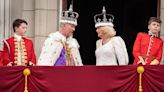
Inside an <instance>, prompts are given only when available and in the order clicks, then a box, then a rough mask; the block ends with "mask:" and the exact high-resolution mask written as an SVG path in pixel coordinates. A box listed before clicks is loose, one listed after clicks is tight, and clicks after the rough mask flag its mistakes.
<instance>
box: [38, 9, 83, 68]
mask: <svg viewBox="0 0 164 92" xmlns="http://www.w3.org/2000/svg"><path fill="white" fill-rule="evenodd" d="M77 18H78V13H76V12H73V10H72V6H70V8H69V10H68V11H63V15H62V18H61V20H60V30H59V31H57V32H54V33H51V34H50V35H49V37H48V38H47V39H46V40H45V42H44V45H43V47H42V51H41V54H40V56H39V59H38V63H37V65H39V66H81V65H83V64H82V60H81V56H80V53H79V44H78V42H77V40H76V39H75V38H73V37H72V35H73V32H74V31H75V27H76V25H77Z"/></svg>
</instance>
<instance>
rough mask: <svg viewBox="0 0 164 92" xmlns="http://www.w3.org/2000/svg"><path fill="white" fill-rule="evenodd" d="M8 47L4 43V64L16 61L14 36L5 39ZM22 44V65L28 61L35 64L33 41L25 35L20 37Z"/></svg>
mask: <svg viewBox="0 0 164 92" xmlns="http://www.w3.org/2000/svg"><path fill="white" fill-rule="evenodd" d="M6 41H7V43H8V45H9V49H10V50H9V49H8V47H7V45H6V44H5V43H4V53H3V55H4V58H3V61H4V65H7V64H8V63H10V62H13V63H14V64H15V65H17V63H18V41H17V40H16V39H15V37H14V36H13V37H11V38H9V39H7V40H6ZM21 41H22V44H21V47H22V50H21V52H22V56H21V57H22V62H23V63H24V64H23V65H27V64H28V63H29V62H31V63H33V64H36V56H35V52H34V47H33V42H32V41H31V40H29V39H27V38H25V37H22V39H21Z"/></svg>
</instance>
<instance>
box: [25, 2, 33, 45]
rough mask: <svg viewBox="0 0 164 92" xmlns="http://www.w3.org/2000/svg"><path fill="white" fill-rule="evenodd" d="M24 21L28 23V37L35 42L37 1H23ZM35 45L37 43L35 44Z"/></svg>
mask: <svg viewBox="0 0 164 92" xmlns="http://www.w3.org/2000/svg"><path fill="white" fill-rule="evenodd" d="M22 4H23V7H22V8H23V9H22V19H25V20H26V21H27V23H28V28H27V32H26V37H28V38H30V39H32V40H33V42H34V38H35V37H34V36H35V0H23V2H22ZM34 43H35V42H34Z"/></svg>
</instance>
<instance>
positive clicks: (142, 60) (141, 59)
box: [138, 56, 146, 65]
mask: <svg viewBox="0 0 164 92" xmlns="http://www.w3.org/2000/svg"><path fill="white" fill-rule="evenodd" d="M138 58H139V59H140V61H139V63H141V64H142V65H146V62H145V61H144V59H143V58H142V57H141V56H138Z"/></svg>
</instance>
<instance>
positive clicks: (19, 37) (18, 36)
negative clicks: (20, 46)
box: [14, 34, 22, 41]
mask: <svg viewBox="0 0 164 92" xmlns="http://www.w3.org/2000/svg"><path fill="white" fill-rule="evenodd" d="M14 37H15V38H16V39H17V40H18V41H20V40H21V39H22V36H20V35H17V34H14Z"/></svg>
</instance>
